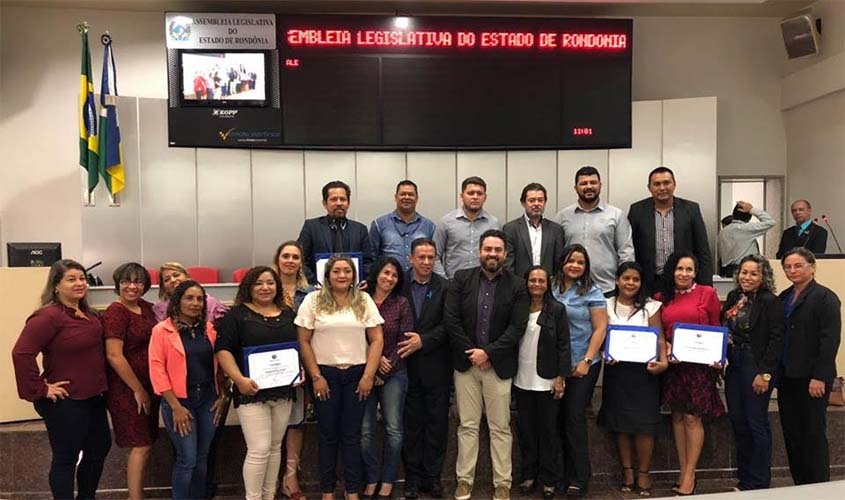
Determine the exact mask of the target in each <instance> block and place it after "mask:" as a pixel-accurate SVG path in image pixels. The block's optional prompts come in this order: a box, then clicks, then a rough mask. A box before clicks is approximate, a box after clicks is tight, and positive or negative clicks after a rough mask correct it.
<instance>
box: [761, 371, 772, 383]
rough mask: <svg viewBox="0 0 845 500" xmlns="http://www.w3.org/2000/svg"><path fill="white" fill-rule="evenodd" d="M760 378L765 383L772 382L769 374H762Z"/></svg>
mask: <svg viewBox="0 0 845 500" xmlns="http://www.w3.org/2000/svg"><path fill="white" fill-rule="evenodd" d="M760 376H761V377H763V380H765V381H766V382H771V381H772V374H771V373H763V374H761V375H760Z"/></svg>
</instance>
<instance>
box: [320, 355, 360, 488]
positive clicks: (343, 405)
mask: <svg viewBox="0 0 845 500" xmlns="http://www.w3.org/2000/svg"><path fill="white" fill-rule="evenodd" d="M320 374H322V375H323V377H324V378H325V379H326V383H327V384H329V399H327V400H325V401H321V400H319V399H317V400H315V401H314V407H315V408H316V410H317V424H318V426H319V429H320V491H321V492H322V493H332V492H334V489H335V482H336V480H337V475H336V472H335V471H336V469H337V452H338V445H339V444H342V452H343V482H344V484H345V487H346V492H347V493H358V492H359V491H360V490H361V487H362V485H361V421H362V420H363V418H364V408H365V406H366V404H367V401H366V400H364V401H359V400H358V395H357V394H355V391H356V390H357V389H358V382H359V381H360V380H361V375H363V374H364V365H356V366H353V367H351V368H347V369H346V370H340V369H337V368H335V367H333V366H325V365H320Z"/></svg>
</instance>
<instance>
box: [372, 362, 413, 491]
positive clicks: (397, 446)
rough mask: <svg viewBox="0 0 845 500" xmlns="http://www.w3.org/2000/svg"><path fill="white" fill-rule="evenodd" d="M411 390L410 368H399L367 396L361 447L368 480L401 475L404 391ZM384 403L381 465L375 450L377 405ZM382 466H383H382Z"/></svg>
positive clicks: (388, 479)
mask: <svg viewBox="0 0 845 500" xmlns="http://www.w3.org/2000/svg"><path fill="white" fill-rule="evenodd" d="M407 393H408V372H406V371H405V370H400V371H398V372H396V373H394V374H393V375H391V376H389V377H388V378H387V380H385V381H384V385H383V386H381V387H376V388H375V391H373V394H372V396H370V398H369V400H367V408H366V410H364V421H363V423H362V424H361V451H362V458H363V459H364V467H365V469H366V474H367V483H369V484H374V483H378V482H379V481H381V482H384V483H389V484H393V483H395V482H396V479H397V478H398V475H399V458H400V457H401V455H402V434H403V429H402V420H403V417H404V413H405V394H407ZM379 404H381V416H382V418H383V419H384V465H383V466H382V467H379V458H378V453H377V450H376V407H377V406H378V405H379ZM379 469H381V470H379Z"/></svg>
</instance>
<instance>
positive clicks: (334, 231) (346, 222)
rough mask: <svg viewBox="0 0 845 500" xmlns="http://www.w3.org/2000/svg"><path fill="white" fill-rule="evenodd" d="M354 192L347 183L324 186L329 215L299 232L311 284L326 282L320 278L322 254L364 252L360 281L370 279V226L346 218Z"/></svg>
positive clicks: (331, 183)
mask: <svg viewBox="0 0 845 500" xmlns="http://www.w3.org/2000/svg"><path fill="white" fill-rule="evenodd" d="M351 196H352V190H351V189H350V188H349V185H347V184H346V183H345V182H342V181H331V182H329V183H328V184H326V185H325V186H323V207H324V208H325V209H326V215H323V216H321V217H316V218H314V219H308V220H306V221H305V223H304V224H303V225H302V230H301V231H300V232H299V238H298V241H299V244H300V245H302V259H303V266H302V268H303V270H304V271H305V276H306V277H307V278H308V281H309V282H311V283H316V282H317V281H318V280H321V279H323V277H322V276H316V273H317V270H316V259H315V255H317V254H321V253H360V254H362V255H361V256H362V260H361V262H360V263H361V265H363V267H364V268H363V269H359V270H358V271H359V272H358V279H359V280H361V281H362V282H363V281H364V280H365V279H366V278H367V271H368V270H369V268H370V259H371V255H370V240H369V238H368V237H367V226H365V225H363V224H361V223H360V222H357V221H354V220H350V219H347V218H346V212H347V211H348V210H349V199H350V198H351Z"/></svg>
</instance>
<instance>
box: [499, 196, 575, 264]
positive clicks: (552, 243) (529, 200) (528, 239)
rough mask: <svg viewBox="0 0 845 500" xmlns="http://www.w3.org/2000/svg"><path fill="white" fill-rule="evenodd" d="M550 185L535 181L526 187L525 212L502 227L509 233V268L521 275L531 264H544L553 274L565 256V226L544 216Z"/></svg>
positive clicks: (506, 261) (522, 199)
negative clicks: (546, 186)
mask: <svg viewBox="0 0 845 500" xmlns="http://www.w3.org/2000/svg"><path fill="white" fill-rule="evenodd" d="M547 199H548V197H547V196H546V188H545V187H543V185H542V184H539V183H536V182H532V183H530V184H528V185H527V186H525V187H524V188H522V195H521V196H520V198H519V201H520V202H521V203H522V207H523V208H524V209H525V215H524V216H520V217H517V218H516V219H514V220H512V221H510V222H508V223H507V224H505V226H504V227H503V228H502V231H503V232H504V233H505V236H507V238H508V240H507V242H506V243H507V257H506V258H505V269H510V270H511V271H513V272H514V274H516V275H517V276H519V277H520V278H522V277H524V276H525V272H526V271H528V268H530V267H531V266H534V265H537V266H543V269H545V270H546V272H547V273H549V276H554V275H555V271H556V269H555V267H556V266H557V265H558V264H559V261H560V259H561V257H563V247H564V244H563V228H562V227H561V226H560V225H559V224H557V223H556V222H552V221H550V220H548V219H546V218H544V217H543V213H544V212H545V211H546V201H547Z"/></svg>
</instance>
